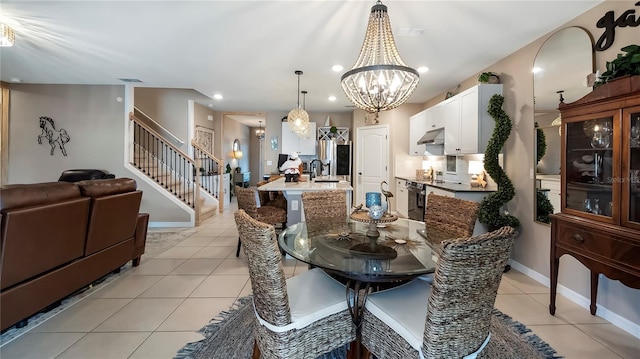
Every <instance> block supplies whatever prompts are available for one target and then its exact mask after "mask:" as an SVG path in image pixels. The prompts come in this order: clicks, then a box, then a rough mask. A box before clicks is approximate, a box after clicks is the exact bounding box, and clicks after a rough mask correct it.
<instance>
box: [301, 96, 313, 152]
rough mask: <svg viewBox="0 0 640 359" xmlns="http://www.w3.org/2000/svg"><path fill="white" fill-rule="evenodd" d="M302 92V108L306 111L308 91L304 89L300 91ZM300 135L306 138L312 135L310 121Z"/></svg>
mask: <svg viewBox="0 0 640 359" xmlns="http://www.w3.org/2000/svg"><path fill="white" fill-rule="evenodd" d="M300 93H301V94H302V110H303V111H305V112H306V110H307V106H306V101H307V93H308V92H307V91H305V90H302V91H300ZM299 137H300V138H302V139H305V140H306V139H308V138H309V137H311V126H310V124H309V123H308V122H307V126H306V127H305V128H304V129H303V130H302V132H301V133H300V136H299Z"/></svg>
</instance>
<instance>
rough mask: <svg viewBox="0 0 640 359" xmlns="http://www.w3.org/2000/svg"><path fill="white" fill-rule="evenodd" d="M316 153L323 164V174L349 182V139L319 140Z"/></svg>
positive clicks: (350, 163)
mask: <svg viewBox="0 0 640 359" xmlns="http://www.w3.org/2000/svg"><path fill="white" fill-rule="evenodd" d="M317 153H318V159H319V160H320V161H321V162H322V165H323V171H322V174H323V175H325V176H331V177H336V178H339V179H344V180H346V181H349V182H351V169H352V158H353V151H352V147H351V141H336V140H319V141H318V151H317Z"/></svg>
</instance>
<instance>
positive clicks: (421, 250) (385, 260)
mask: <svg viewBox="0 0 640 359" xmlns="http://www.w3.org/2000/svg"><path fill="white" fill-rule="evenodd" d="M377 229H378V231H377V233H375V234H376V236H367V233H369V234H371V233H372V228H371V227H370V223H364V222H359V221H351V222H350V223H348V224H347V223H344V224H340V223H338V224H336V223H335V222H326V223H317V222H309V223H307V222H301V223H297V224H294V225H292V226H289V227H287V228H286V229H285V230H284V231H282V233H280V236H279V238H278V241H279V244H280V247H281V248H282V249H283V250H284V251H285V252H286V253H287V254H289V255H290V256H292V257H293V258H295V259H298V260H300V261H303V262H306V263H308V264H310V265H312V266H315V267H319V268H321V269H323V270H324V271H325V272H328V273H329V274H332V275H334V276H337V277H338V279H343V281H345V282H346V283H345V284H346V300H347V305H348V307H349V312H350V313H351V318H352V320H353V323H354V325H355V327H356V340H355V342H354V343H353V346H352V348H353V349H354V352H355V357H356V358H360V357H361V353H362V351H363V349H362V345H361V333H360V323H361V321H362V314H363V311H364V303H365V302H366V300H367V296H368V294H369V292H370V291H371V290H378V289H382V288H384V287H385V286H389V287H392V286H395V285H399V284H401V283H404V282H406V281H408V280H411V279H413V278H415V277H418V276H420V275H422V274H427V273H432V272H433V271H434V270H435V267H436V259H437V251H436V250H435V249H432V248H437V245H439V242H440V241H441V240H442V239H443V238H447V237H448V236H447V234H446V233H441V232H438V233H436V231H435V230H433V231H429V229H428V228H425V224H424V222H418V221H413V220H410V219H402V218H401V219H398V220H396V221H393V222H389V223H384V224H378V228H377ZM418 232H420V233H422V235H420V234H418ZM430 232H431V233H430ZM436 241H437V245H430V243H434V242H436ZM372 284H373V285H372Z"/></svg>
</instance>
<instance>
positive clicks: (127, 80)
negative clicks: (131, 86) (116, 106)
mask: <svg viewBox="0 0 640 359" xmlns="http://www.w3.org/2000/svg"><path fill="white" fill-rule="evenodd" d="M118 80H120V81H122V82H142V81H140V80H139V79H125V78H119V79H118Z"/></svg>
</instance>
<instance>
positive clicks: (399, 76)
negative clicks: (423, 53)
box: [340, 1, 420, 112]
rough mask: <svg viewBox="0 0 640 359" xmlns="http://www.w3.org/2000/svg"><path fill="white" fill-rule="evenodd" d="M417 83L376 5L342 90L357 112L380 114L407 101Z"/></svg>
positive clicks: (384, 9) (381, 8) (384, 11)
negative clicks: (360, 110) (359, 110)
mask: <svg viewBox="0 0 640 359" xmlns="http://www.w3.org/2000/svg"><path fill="white" fill-rule="evenodd" d="M418 80H420V75H418V71H416V70H415V69H412V68H410V67H408V66H407V65H406V64H405V63H404V61H402V59H401V58H400V54H399V53H398V49H397V48H396V44H395V41H394V40H393V33H392V32H391V22H390V21H389V15H388V14H387V7H386V6H385V5H382V2H381V1H378V2H377V3H376V5H374V6H373V7H372V8H371V16H370V17H369V24H368V26H367V33H366V34H365V38H364V44H363V45H362V49H361V50H360V55H359V56H358V59H357V60H356V63H355V65H353V68H351V70H349V71H348V72H346V73H345V74H344V75H342V78H341V81H340V83H341V85H342V89H343V90H344V92H345V94H346V95H347V97H348V98H349V100H351V102H353V104H354V105H356V106H357V107H358V108H361V109H363V110H365V111H368V112H380V111H385V110H391V109H393V108H396V107H398V106H400V105H401V104H403V103H404V102H405V101H406V100H407V99H409V97H410V96H411V94H412V93H413V91H414V90H415V88H416V86H417V85H418Z"/></svg>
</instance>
